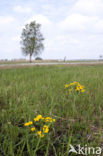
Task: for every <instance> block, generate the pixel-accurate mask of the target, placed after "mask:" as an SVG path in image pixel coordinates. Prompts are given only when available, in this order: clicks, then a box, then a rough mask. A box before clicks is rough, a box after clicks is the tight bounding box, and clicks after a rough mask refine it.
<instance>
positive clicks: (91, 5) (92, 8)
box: [71, 0, 103, 16]
mask: <svg viewBox="0 0 103 156" xmlns="http://www.w3.org/2000/svg"><path fill="white" fill-rule="evenodd" d="M71 12H73V13H80V14H84V15H89V16H91V15H92V16H97V15H101V13H103V1H102V0H78V1H77V2H76V3H75V5H74V6H73V8H71Z"/></svg>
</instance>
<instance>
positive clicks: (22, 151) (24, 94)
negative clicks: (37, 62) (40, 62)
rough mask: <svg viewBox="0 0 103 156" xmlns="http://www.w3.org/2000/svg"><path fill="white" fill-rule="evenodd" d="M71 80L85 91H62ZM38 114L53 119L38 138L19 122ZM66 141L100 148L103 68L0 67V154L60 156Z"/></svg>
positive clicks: (7, 155) (66, 146)
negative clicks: (47, 129)
mask: <svg viewBox="0 0 103 156" xmlns="http://www.w3.org/2000/svg"><path fill="white" fill-rule="evenodd" d="M74 81H77V82H79V83H80V84H81V85H84V86H85V92H84V93H71V94H69V93H68V94H67V93H66V90H65V88H64V85H65V84H69V83H71V82H74ZM39 114H40V115H42V116H44V117H48V116H49V117H52V118H53V119H55V122H54V123H53V124H52V125H51V126H50V129H49V132H48V133H47V134H45V136H44V137H43V138H40V137H38V136H37V135H36V132H35V131H33V132H31V131H30V127H29V126H28V127H25V126H24V123H26V122H28V121H33V119H34V118H35V117H36V116H37V115H39ZM38 127H39V128H40V125H39V126H38ZM70 144H72V145H73V146H74V147H76V145H78V144H80V145H81V146H84V145H87V146H93V147H98V146H99V147H102V146H103V66H102V65H99V66H73V67H72V66H70V67H69V66H63V65H57V66H43V67H42V66H35V67H25V68H17V69H0V155H1V156H36V155H38V156H65V155H68V151H69V146H70ZM71 155H73V154H72V153H71Z"/></svg>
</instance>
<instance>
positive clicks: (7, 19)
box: [0, 16, 15, 26]
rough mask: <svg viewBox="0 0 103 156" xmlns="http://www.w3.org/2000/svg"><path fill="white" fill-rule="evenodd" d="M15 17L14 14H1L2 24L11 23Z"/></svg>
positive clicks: (0, 23)
mask: <svg viewBox="0 0 103 156" xmlns="http://www.w3.org/2000/svg"><path fill="white" fill-rule="evenodd" d="M14 20H15V19H14V18H13V17H12V16H0V26H2V25H6V26H7V24H10V23H12V22H14Z"/></svg>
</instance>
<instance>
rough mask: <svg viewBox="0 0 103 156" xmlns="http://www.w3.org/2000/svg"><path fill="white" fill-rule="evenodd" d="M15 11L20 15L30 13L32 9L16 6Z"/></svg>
mask: <svg viewBox="0 0 103 156" xmlns="http://www.w3.org/2000/svg"><path fill="white" fill-rule="evenodd" d="M13 10H14V11H16V12H18V13H30V12H31V11H32V8H30V7H24V6H23V7H22V6H20V5H18V6H15V7H14V8H13Z"/></svg>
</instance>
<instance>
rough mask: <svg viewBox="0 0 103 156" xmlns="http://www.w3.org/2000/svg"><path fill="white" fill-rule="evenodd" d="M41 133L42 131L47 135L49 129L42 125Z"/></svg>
mask: <svg viewBox="0 0 103 156" xmlns="http://www.w3.org/2000/svg"><path fill="white" fill-rule="evenodd" d="M43 131H44V133H48V132H49V127H48V126H46V125H44V127H43Z"/></svg>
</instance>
